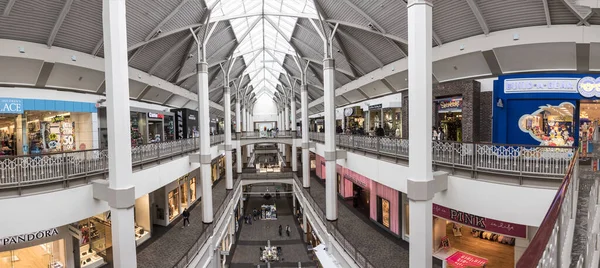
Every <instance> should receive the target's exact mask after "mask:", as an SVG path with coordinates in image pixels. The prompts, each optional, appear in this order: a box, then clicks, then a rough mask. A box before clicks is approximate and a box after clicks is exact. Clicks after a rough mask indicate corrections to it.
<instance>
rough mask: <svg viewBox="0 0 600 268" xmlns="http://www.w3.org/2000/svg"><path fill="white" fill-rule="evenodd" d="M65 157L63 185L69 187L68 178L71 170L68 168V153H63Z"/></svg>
mask: <svg viewBox="0 0 600 268" xmlns="http://www.w3.org/2000/svg"><path fill="white" fill-rule="evenodd" d="M62 159H63V181H64V183H63V185H64V187H65V188H66V187H68V184H67V180H68V179H69V171H68V169H67V153H62Z"/></svg>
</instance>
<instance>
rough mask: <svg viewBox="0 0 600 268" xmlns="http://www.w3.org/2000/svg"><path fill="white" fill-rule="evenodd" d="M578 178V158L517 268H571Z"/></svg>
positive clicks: (572, 164)
mask: <svg viewBox="0 0 600 268" xmlns="http://www.w3.org/2000/svg"><path fill="white" fill-rule="evenodd" d="M578 174H579V162H578V156H577V154H575V155H574V156H573V160H572V161H571V164H570V165H569V168H568V169H567V172H566V175H565V177H564V180H563V182H562V184H561V186H560V187H559V189H558V191H557V193H556V195H555V197H554V200H553V201H552V204H551V205H550V208H549V209H548V212H547V213H546V216H545V217H544V220H543V221H542V223H541V224H540V227H539V229H538V231H537V233H536V234H535V236H534V237H533V239H532V240H531V243H530V244H529V247H527V249H526V250H525V252H524V253H523V255H522V256H521V258H520V259H519V261H518V262H517V265H516V267H517V268H532V267H538V268H550V267H565V266H564V265H567V266H568V265H569V264H570V254H571V248H572V244H573V232H574V225H575V216H576V214H577V198H576V197H577V196H578V193H577V191H578V185H579V177H578Z"/></svg>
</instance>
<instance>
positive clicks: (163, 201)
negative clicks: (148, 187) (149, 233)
mask: <svg viewBox="0 0 600 268" xmlns="http://www.w3.org/2000/svg"><path fill="white" fill-rule="evenodd" d="M198 172H199V169H198V170H195V171H193V172H191V173H189V174H187V175H185V176H183V177H180V178H179V179H177V180H176V181H173V182H171V183H169V184H167V185H166V186H165V187H163V188H161V189H158V190H156V191H155V192H154V193H153V196H154V210H155V211H154V223H155V224H158V225H162V226H168V225H169V224H171V222H173V221H174V220H175V219H176V218H177V217H178V216H179V215H181V213H183V210H185V209H186V208H189V207H190V206H191V204H193V203H194V202H195V201H196V200H198V197H199V196H198V195H197V193H198V192H200V184H199V182H198V181H197V179H196V175H197V174H198Z"/></svg>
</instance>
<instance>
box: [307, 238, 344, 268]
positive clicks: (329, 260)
mask: <svg viewBox="0 0 600 268" xmlns="http://www.w3.org/2000/svg"><path fill="white" fill-rule="evenodd" d="M313 250H314V251H315V254H316V255H317V258H319V262H320V263H321V265H322V266H323V268H329V267H331V268H337V267H339V266H338V265H337V264H336V263H335V261H334V260H333V257H331V255H329V254H328V253H327V251H326V250H325V245H323V244H320V245H318V246H317V247H315V248H313Z"/></svg>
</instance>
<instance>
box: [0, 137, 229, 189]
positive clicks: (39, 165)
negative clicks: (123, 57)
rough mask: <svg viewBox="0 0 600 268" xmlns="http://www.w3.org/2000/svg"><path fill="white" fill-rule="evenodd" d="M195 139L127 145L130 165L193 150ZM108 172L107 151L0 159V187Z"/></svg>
mask: <svg viewBox="0 0 600 268" xmlns="http://www.w3.org/2000/svg"><path fill="white" fill-rule="evenodd" d="M223 138H224V137H223V135H215V136H211V145H214V144H217V143H221V142H223ZM198 141H199V138H191V139H183V140H176V141H167V142H161V143H151V144H145V145H140V146H136V147H133V148H131V160H132V163H133V165H134V166H136V165H143V164H145V163H149V162H154V161H157V160H160V159H164V158H168V157H172V156H174V155H178V154H183V153H188V152H191V151H195V150H197V148H198ZM106 172H108V150H107V149H95V150H85V151H73V152H62V153H51V154H40V155H24V156H10V157H1V158H0V189H7V188H18V187H23V186H29V185H36V184H44V183H55V182H59V181H64V182H65V183H66V182H68V181H69V180H70V179H76V178H84V177H87V176H91V175H97V174H103V173H106Z"/></svg>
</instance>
